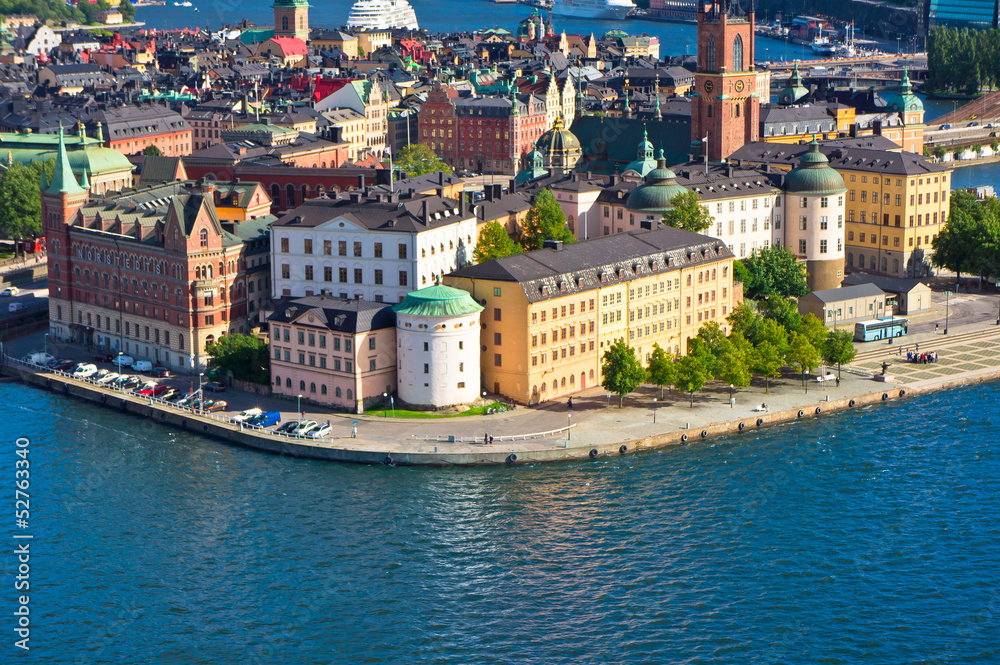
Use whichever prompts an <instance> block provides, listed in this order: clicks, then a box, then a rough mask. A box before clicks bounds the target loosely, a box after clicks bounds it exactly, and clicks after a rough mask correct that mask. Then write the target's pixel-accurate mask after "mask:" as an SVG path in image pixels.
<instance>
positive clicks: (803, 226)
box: [799, 215, 806, 231]
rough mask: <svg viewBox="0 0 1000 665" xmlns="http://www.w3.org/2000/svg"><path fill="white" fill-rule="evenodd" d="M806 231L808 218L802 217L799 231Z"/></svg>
mask: <svg viewBox="0 0 1000 665" xmlns="http://www.w3.org/2000/svg"><path fill="white" fill-rule="evenodd" d="M805 230H806V216H805V215H802V216H801V217H799V231H805Z"/></svg>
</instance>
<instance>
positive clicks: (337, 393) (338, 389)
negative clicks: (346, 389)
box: [333, 386, 340, 397]
mask: <svg viewBox="0 0 1000 665" xmlns="http://www.w3.org/2000/svg"><path fill="white" fill-rule="evenodd" d="M333 394H334V395H335V396H337V397H340V386H337V387H336V388H334V389H333Z"/></svg>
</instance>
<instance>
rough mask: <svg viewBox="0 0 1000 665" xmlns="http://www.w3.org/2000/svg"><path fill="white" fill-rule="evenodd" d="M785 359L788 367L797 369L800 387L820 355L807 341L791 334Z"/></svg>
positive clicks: (800, 335) (800, 336)
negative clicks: (791, 366) (800, 381)
mask: <svg viewBox="0 0 1000 665" xmlns="http://www.w3.org/2000/svg"><path fill="white" fill-rule="evenodd" d="M786 359H787V360H788V363H789V364H790V365H793V366H795V367H798V369H799V375H800V377H801V379H802V385H803V386H804V385H805V384H806V372H807V371H810V372H811V371H812V369H813V367H815V366H816V365H818V364H819V361H820V355H819V351H817V350H816V347H815V346H813V345H812V343H811V342H810V341H809V339H808V338H807V337H806V336H805V335H803V334H801V333H797V332H793V333H792V339H791V342H790V343H789V345H788V353H787V355H786Z"/></svg>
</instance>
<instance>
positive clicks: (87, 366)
mask: <svg viewBox="0 0 1000 665" xmlns="http://www.w3.org/2000/svg"><path fill="white" fill-rule="evenodd" d="M93 374H97V365H94V364H92V363H81V364H79V365H77V367H76V369H75V370H73V378H74V379H86V378H89V377H90V376H91V375H93Z"/></svg>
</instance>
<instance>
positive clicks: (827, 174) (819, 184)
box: [785, 141, 847, 196]
mask: <svg viewBox="0 0 1000 665" xmlns="http://www.w3.org/2000/svg"><path fill="white" fill-rule="evenodd" d="M785 191H786V192H788V193H789V194H811V195H824V196H825V195H829V194H840V193H841V192H846V191H847V187H846V186H845V185H844V178H843V176H841V175H840V174H839V173H837V172H836V171H834V170H833V169H832V168H831V167H830V160H828V159H827V158H826V155H824V154H823V153H821V152H820V151H819V144H818V143H817V142H816V141H813V142H812V143H810V144H809V152H807V153H806V154H805V155H803V156H802V158H801V159H800V160H799V165H798V166H796V167H795V168H794V169H792V170H791V171H789V173H788V175H787V176H785Z"/></svg>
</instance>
